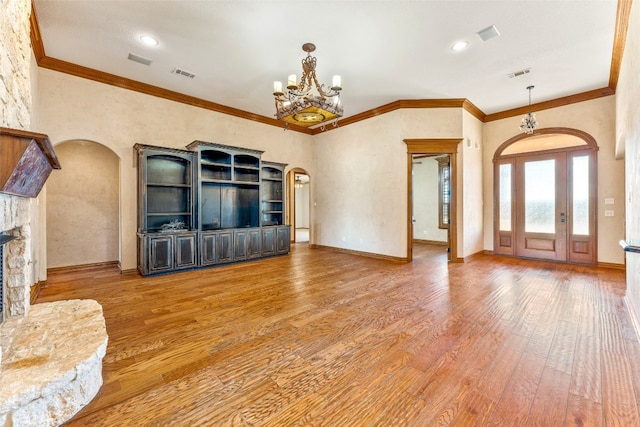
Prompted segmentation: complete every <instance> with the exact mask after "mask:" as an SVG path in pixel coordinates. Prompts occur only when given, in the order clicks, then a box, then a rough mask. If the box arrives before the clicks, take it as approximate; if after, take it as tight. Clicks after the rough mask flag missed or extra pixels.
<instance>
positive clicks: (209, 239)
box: [200, 233, 218, 265]
mask: <svg viewBox="0 0 640 427" xmlns="http://www.w3.org/2000/svg"><path fill="white" fill-rule="evenodd" d="M216 237H217V234H216V233H210V234H203V235H202V239H201V241H200V248H201V249H200V250H201V251H202V260H201V262H202V265H212V264H215V263H216V262H218V260H217V257H216V255H217V248H216V241H217V239H216Z"/></svg>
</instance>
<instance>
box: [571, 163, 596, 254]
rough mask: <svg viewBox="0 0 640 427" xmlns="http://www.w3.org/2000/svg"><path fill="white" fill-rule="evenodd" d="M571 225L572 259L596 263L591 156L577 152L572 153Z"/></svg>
mask: <svg viewBox="0 0 640 427" xmlns="http://www.w3.org/2000/svg"><path fill="white" fill-rule="evenodd" d="M569 168H570V173H569V175H570V178H569V179H570V188H571V194H570V196H569V199H570V206H571V227H570V228H569V229H570V235H569V261H570V262H574V263H584V264H593V263H594V262H595V252H596V251H595V240H594V237H595V236H594V234H595V224H594V218H595V199H594V198H595V192H594V191H593V190H594V187H595V185H594V181H593V177H592V175H593V173H592V172H591V168H592V161H591V156H590V155H589V154H585V153H580V152H579V153H574V154H573V155H572V156H571V157H569Z"/></svg>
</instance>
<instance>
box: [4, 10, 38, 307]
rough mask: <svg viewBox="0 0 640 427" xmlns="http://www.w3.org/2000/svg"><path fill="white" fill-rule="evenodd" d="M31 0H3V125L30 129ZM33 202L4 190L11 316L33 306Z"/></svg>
mask: <svg viewBox="0 0 640 427" xmlns="http://www.w3.org/2000/svg"><path fill="white" fill-rule="evenodd" d="M30 13H31V1H30V0H0V126H2V127H8V128H14V129H22V130H30V127H31V108H32V105H31V76H30V70H31V58H32V54H31V39H30V33H29V31H30V27H29V14H30ZM30 222H31V203H30V201H29V199H27V198H23V197H15V196H9V195H6V194H0V232H1V231H11V234H13V235H16V236H18V237H19V238H18V239H17V240H14V241H12V242H10V243H9V244H8V245H7V247H6V248H5V253H6V255H7V262H6V265H5V267H6V270H5V274H6V280H7V283H6V286H7V304H8V307H7V309H6V314H7V315H8V316H23V315H25V314H26V313H27V311H28V309H29V287H30V286H31V284H32V281H33V278H32V271H33V268H32V266H31V264H30V262H31V225H30Z"/></svg>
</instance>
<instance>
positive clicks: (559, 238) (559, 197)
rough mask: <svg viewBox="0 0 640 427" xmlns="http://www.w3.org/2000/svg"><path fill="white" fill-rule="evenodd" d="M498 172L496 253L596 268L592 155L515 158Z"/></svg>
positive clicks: (583, 152) (565, 153) (578, 152)
mask: <svg viewBox="0 0 640 427" xmlns="http://www.w3.org/2000/svg"><path fill="white" fill-rule="evenodd" d="M496 167H497V170H496V172H497V173H496V178H497V181H498V182H497V185H496V190H497V191H496V195H497V197H496V208H497V209H496V236H495V240H496V244H495V248H496V253H500V254H505V255H514V256H517V257H524V258H537V259H548V260H554V261H561V262H570V263H581V264H593V263H595V261H596V259H595V212H596V210H595V201H596V200H595V173H594V165H593V156H592V151H590V150H573V151H571V150H570V151H561V152H557V151H556V152H551V153H543V154H526V155H519V156H512V157H509V158H504V159H499V160H498V162H497V164H496Z"/></svg>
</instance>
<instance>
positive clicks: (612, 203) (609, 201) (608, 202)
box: [604, 197, 615, 205]
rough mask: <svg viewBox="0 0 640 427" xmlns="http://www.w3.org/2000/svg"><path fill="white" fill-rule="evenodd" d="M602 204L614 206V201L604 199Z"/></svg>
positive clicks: (612, 199) (610, 198)
mask: <svg viewBox="0 0 640 427" xmlns="http://www.w3.org/2000/svg"><path fill="white" fill-rule="evenodd" d="M604 204H605V205H614V204H615V199H614V198H613V197H605V199H604Z"/></svg>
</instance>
